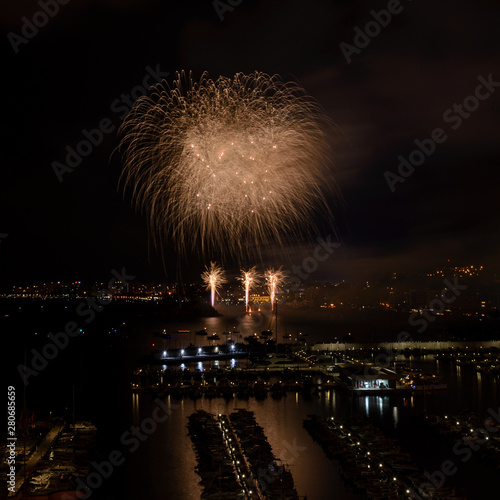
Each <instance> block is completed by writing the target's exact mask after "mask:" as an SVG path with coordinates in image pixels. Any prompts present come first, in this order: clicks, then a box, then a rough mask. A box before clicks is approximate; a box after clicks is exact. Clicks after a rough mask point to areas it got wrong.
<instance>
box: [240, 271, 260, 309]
mask: <svg viewBox="0 0 500 500" xmlns="http://www.w3.org/2000/svg"><path fill="white" fill-rule="evenodd" d="M259 277H260V276H259V274H258V273H257V271H256V270H255V267H252V268H250V269H249V270H248V271H245V270H244V269H242V270H241V276H240V277H239V278H238V279H239V280H241V281H242V282H243V288H244V289H245V311H246V312H248V297H249V295H250V289H251V288H253V287H254V286H256V285H258V284H259Z"/></svg>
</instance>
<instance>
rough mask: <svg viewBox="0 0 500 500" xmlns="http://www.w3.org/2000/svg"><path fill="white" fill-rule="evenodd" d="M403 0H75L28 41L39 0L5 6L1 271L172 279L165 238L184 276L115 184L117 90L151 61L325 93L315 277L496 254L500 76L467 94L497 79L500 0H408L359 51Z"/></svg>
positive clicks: (24, 276)
mask: <svg viewBox="0 0 500 500" xmlns="http://www.w3.org/2000/svg"><path fill="white" fill-rule="evenodd" d="M222 1H223V2H224V0H222ZM226 3H227V2H226ZM233 3H238V2H234V0H233ZM397 3H398V2H397V1H394V0H393V1H392V2H387V1H377V2H368V1H356V2H351V1H330V2H328V1H321V0H311V1H308V2H305V1H303V0H301V1H295V0H287V1H284V0H283V1H270V0H262V1H252V0H242V1H241V2H240V4H239V5H237V6H235V7H234V8H233V11H232V12H231V11H229V10H228V11H226V12H225V13H224V20H223V21H221V20H220V19H219V16H218V14H217V12H216V10H215V8H214V6H213V2H212V1H210V0H203V1H183V2H168V1H165V0H162V1H155V0H142V1H141V0H136V1H134V0H128V1H119V0H114V1H112V0H108V1H104V0H103V1H97V0H96V1H83V0H82V1H79V0H72V1H69V2H68V3H67V5H63V6H60V8H59V12H58V13H57V14H56V15H55V16H53V17H52V18H50V19H49V20H48V22H47V23H46V25H44V26H41V27H40V28H39V29H38V33H37V34H35V35H34V36H32V37H31V38H30V39H29V40H28V39H26V41H27V43H20V44H19V45H18V46H17V49H18V53H15V51H14V48H13V46H12V43H11V42H10V41H9V38H8V37H7V35H8V34H9V33H15V34H16V35H21V34H22V30H23V28H24V29H26V28H25V21H26V19H28V20H33V18H34V16H35V15H36V14H37V12H38V11H40V6H39V5H38V4H36V3H35V2H28V1H18V2H15V3H14V2H11V4H10V5H9V6H7V7H5V8H4V9H3V12H2V15H1V16H2V28H3V32H4V38H3V40H4V43H3V44H2V51H3V61H4V67H3V84H4V92H3V99H2V118H3V119H2V124H3V125H2V127H3V130H2V138H3V139H4V144H3V147H2V149H1V151H0V155H1V162H2V182H1V188H0V189H1V202H2V206H1V215H0V233H2V237H1V239H0V279H1V282H2V283H3V284H11V283H25V282H32V281H38V280H52V279H56V280H57V279H61V280H66V279H75V280H93V279H106V278H107V277H108V276H109V275H110V271H111V269H113V268H121V267H123V266H125V267H126V268H127V270H129V269H130V272H131V273H132V274H135V275H136V276H137V279H138V280H143V281H147V280H164V279H165V273H164V271H163V267H162V264H161V260H162V259H161V256H163V257H164V259H165V267H166V270H167V274H168V277H167V279H175V269H176V262H177V257H176V255H175V253H174V251H173V249H172V247H171V246H170V244H169V243H168V242H166V243H165V248H164V249H163V251H162V252H158V251H156V250H155V249H154V248H152V247H151V245H150V243H149V239H148V232H147V223H146V219H145V217H144V216H142V215H141V214H137V213H135V212H134V210H133V209H132V208H131V203H130V198H129V197H125V199H123V196H122V194H121V193H120V192H119V190H118V188H117V184H118V178H119V174H120V168H121V167H120V160H119V157H118V156H117V155H115V156H113V157H112V158H111V159H110V157H111V153H112V152H113V150H114V149H115V148H116V146H117V144H118V141H117V137H116V128H117V127H118V126H119V124H120V123H121V119H120V118H121V116H122V114H123V108H122V111H119V110H118V108H117V105H116V101H117V99H118V100H119V99H120V96H121V95H122V93H130V92H131V91H132V89H134V87H136V86H137V85H140V84H141V82H142V81H143V79H144V77H145V75H146V74H147V70H146V67H147V66H149V67H151V68H157V67H158V68H159V69H160V71H161V72H163V73H169V74H170V76H169V77H167V79H169V80H170V81H171V80H172V77H173V75H174V73H175V71H178V70H182V69H185V70H192V71H193V72H194V74H195V75H200V74H201V73H202V72H203V71H205V70H206V71H208V72H209V74H210V76H211V77H213V78H216V77H217V76H219V75H225V76H232V75H234V74H235V73H237V72H245V73H248V72H252V71H254V70H260V71H264V72H267V73H270V74H274V73H278V74H280V75H281V76H282V77H283V78H284V79H285V80H295V81H297V82H299V83H300V84H301V85H302V86H303V87H304V88H305V89H306V91H307V92H308V93H309V94H311V95H312V96H313V97H314V98H316V99H317V100H318V101H319V103H320V104H321V106H322V107H323V108H324V110H325V111H326V112H327V114H328V115H329V116H330V118H331V119H332V120H334V122H335V124H336V133H335V136H334V137H333V138H332V141H333V143H334V158H333V162H334V169H335V176H336V180H337V184H338V187H339V189H340V191H341V193H342V198H343V200H342V202H340V203H339V202H338V201H335V200H331V204H332V208H333V209H334V211H335V213H336V217H337V231H338V235H339V237H340V239H341V241H342V249H341V250H339V251H338V252H336V253H335V255H334V256H332V257H331V258H330V259H329V260H328V261H326V262H324V263H322V264H321V266H320V267H319V269H318V271H317V276H318V277H326V276H329V275H330V273H332V276H333V275H334V276H341V275H345V276H347V277H356V278H360V277H364V276H366V277H371V276H372V275H374V274H376V273H380V272H387V271H389V270H404V269H408V268H410V267H419V268H420V267H426V266H434V265H441V264H442V263H443V262H446V260H447V259H451V261H452V262H456V263H458V264H483V265H485V266H487V267H489V268H492V267H493V268H494V267H495V266H497V260H498V259H497V255H498V251H499V243H500V237H499V210H498V207H499V203H498V192H497V191H498V180H499V177H500V175H499V167H500V165H499V155H498V154H499V150H500V147H499V115H500V84H499V86H498V87H497V88H496V90H495V84H493V86H492V87H491V88H490V91H487V90H484V89H483V90H482V91H481V92H482V94H481V95H482V96H486V95H487V94H489V95H488V96H487V97H484V99H483V100H481V101H474V99H468V100H467V98H468V96H471V95H474V93H475V90H476V88H477V87H478V85H479V84H480V80H478V78H479V77H483V78H484V79H486V80H488V78H489V79H490V80H491V81H493V82H500V65H499V53H500V52H499V48H500V41H499V37H498V22H499V19H500V16H499V14H500V5H498V2H495V1H486V0H483V1H477V2H457V1H448V0H443V1H440V2H430V1H427V2H421V1H419V2H411V1H409V0H402V1H401V3H400V4H399V5H400V7H399V9H398V13H397V14H393V15H392V19H391V20H390V22H389V23H388V25H387V26H386V27H382V28H381V29H380V33H379V34H378V35H376V36H373V38H370V42H369V43H368V44H367V46H365V47H364V48H361V49H359V50H357V53H352V54H351V59H352V60H351V62H350V63H349V62H347V60H346V58H345V57H344V54H343V51H342V49H341V47H340V44H341V43H342V42H345V43H347V44H350V45H351V46H353V45H354V36H355V34H356V32H355V28H358V29H359V30H362V31H364V30H365V26H366V25H367V23H368V22H369V21H373V15H372V14H371V12H370V11H371V10H375V11H380V10H384V9H387V7H388V5H396V4H397ZM38 19H42V21H43V16H42V17H40V16H39V17H38ZM370 26H371V28H372V29H376V28H377V27H376V26H375V27H374V24H373V23H372V24H371V25H370ZM11 39H12V35H11ZM490 75H491V76H490ZM464 101H466V103H467V104H468V105H469V106H471V107H472V108H474V107H475V106H476V104H478V106H477V109H475V110H473V111H471V112H470V116H468V117H467V118H465V117H464V118H461V119H460V121H461V123H459V121H458V119H457V118H456V117H457V116H458V115H457V111H454V110H453V106H454V105H455V103H457V104H460V105H462V104H464ZM449 109H450V110H451V111H449V112H448V114H446V113H447V110H449ZM446 117H447V118H446ZM106 118H107V119H110V120H111V121H112V127H113V128H114V129H115V130H114V131H113V132H111V133H107V134H105V135H104V139H103V141H102V143H101V144H99V145H98V146H96V147H94V148H93V150H92V152H91V154H89V156H87V157H86V158H83V160H82V161H81V163H80V164H79V165H78V166H77V167H76V168H75V169H74V170H73V172H71V173H67V174H64V175H63V181H62V182H59V181H58V179H57V177H56V175H55V173H54V171H53V168H52V166H51V164H52V163H53V162H54V161H59V162H64V159H65V156H66V154H67V153H66V151H65V148H66V146H71V147H75V146H76V145H77V144H78V142H79V141H81V140H82V139H83V135H82V130H83V129H87V130H90V129H94V128H96V127H97V126H98V124H99V123H100V122H101V120H103V119H106ZM452 127H453V128H452ZM436 128H441V129H443V131H444V133H445V134H446V137H447V138H446V140H445V141H444V142H442V143H441V144H437V145H436V148H435V152H434V153H433V154H432V155H431V156H429V157H428V158H426V159H425V161H424V162H423V164H422V165H420V166H417V167H416V168H415V172H414V173H413V174H412V175H411V176H409V177H407V178H406V180H405V181H404V183H398V184H396V185H395V192H391V190H390V189H389V186H388V183H387V181H386V179H385V178H384V172H387V171H391V172H394V173H397V167H398V160H397V158H398V156H399V155H403V157H404V158H406V159H407V158H408V156H409V154H410V153H411V152H412V150H414V149H415V148H416V146H415V144H414V141H415V139H420V140H422V139H424V138H428V137H430V135H431V133H432V131H433V130H434V129H436ZM331 232H332V231H331V230H329V229H328V228H323V230H322V236H323V237H326V235H327V234H328V233H331ZM5 234H7V235H8V236H6V237H5ZM298 248H299V249H298V250H297V252H296V253H293V252H292V255H293V257H292V260H294V261H295V262H296V263H298V264H300V262H301V261H302V259H303V257H304V256H307V255H309V254H310V252H311V248H313V247H311V245H309V246H307V244H305V245H300V246H299V247H298ZM291 250H293V249H291ZM160 253H161V255H160ZM274 256H275V260H276V254H274ZM206 260H207V258H205V259H204V258H202V257H192V258H188V259H183V260H181V268H182V269H183V272H184V274H185V275H186V276H189V277H197V276H199V272H200V270H201V269H202V266H203V264H204V263H206V262H205V261H206ZM278 260H279V259H278ZM274 263H275V264H279V262H274ZM285 264H286V265H288V266H289V265H290V262H287V263H285ZM315 276H316V275H315Z"/></svg>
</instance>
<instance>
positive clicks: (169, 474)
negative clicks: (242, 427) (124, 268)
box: [122, 356, 499, 500]
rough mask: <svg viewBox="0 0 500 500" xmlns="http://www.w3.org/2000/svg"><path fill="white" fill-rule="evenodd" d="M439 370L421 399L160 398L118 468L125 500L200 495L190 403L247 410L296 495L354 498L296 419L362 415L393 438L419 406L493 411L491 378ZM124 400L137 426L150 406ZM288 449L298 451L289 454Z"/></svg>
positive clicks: (327, 395) (334, 394) (429, 360)
mask: <svg viewBox="0 0 500 500" xmlns="http://www.w3.org/2000/svg"><path fill="white" fill-rule="evenodd" d="M239 363H241V360H234V365H233V360H231V361H230V365H231V366H239V365H238V364H239ZM200 364H201V363H197V364H196V365H194V366H196V367H197V368H198V369H200V370H203V368H204V367H205V368H206V365H205V366H203V364H201V365H202V366H200ZM408 364H410V365H411V366H412V367H415V368H422V369H423V371H424V372H428V373H432V372H434V373H435V372H436V371H437V368H438V364H437V363H436V362H435V360H434V359H433V357H432V356H425V357H422V358H413V357H412V358H410V359H408ZM439 372H440V375H441V376H442V377H443V379H444V381H445V382H446V383H447V385H448V390H447V391H443V392H439V393H436V394H433V395H427V396H425V397H424V396H423V395H421V394H416V395H405V396H391V397H389V396H377V395H368V396H357V397H354V398H352V397H349V395H348V394H346V393H344V392H340V391H333V390H332V391H324V392H320V394H319V396H318V397H317V398H313V399H312V400H311V401H307V400H304V399H303V398H302V396H301V395H299V394H298V393H288V396H287V397H286V398H283V399H282V400H278V401H275V400H273V399H271V398H270V397H268V398H267V399H266V400H264V401H256V400H255V399H253V398H250V399H249V400H248V401H245V400H239V399H236V398H235V399H233V400H230V401H228V402H226V401H224V400H222V399H213V400H205V399H201V400H197V401H192V400H190V399H184V400H180V401H178V400H173V399H171V397H170V396H167V398H166V402H167V404H168V405H178V407H176V408H175V409H173V410H172V415H171V416H170V417H169V420H168V421H167V422H165V424H162V425H160V426H159V427H158V430H157V431H156V432H155V433H154V435H153V436H151V438H150V439H148V440H147V441H146V442H145V443H143V444H141V447H140V448H139V449H138V451H137V452H136V453H134V454H131V455H130V457H128V460H127V462H126V465H125V466H124V471H126V472H125V473H124V476H123V477H122V480H123V481H124V482H125V484H124V487H125V489H126V491H127V498H148V497H149V498H175V499H179V500H192V499H195V498H200V492H201V489H200V486H199V485H198V481H199V477H198V476H197V475H196V473H195V467H196V465H197V463H196V457H195V454H194V451H193V447H192V444H191V440H190V438H189V436H188V435H187V427H186V426H187V418H188V416H189V415H190V414H191V413H192V412H193V411H195V409H197V408H203V409H205V410H207V411H211V412H212V413H215V414H217V413H231V412H232V411H233V410H234V409H235V408H247V409H249V410H251V411H254V412H255V416H256V419H257V422H258V423H259V424H260V425H261V426H263V427H264V429H265V433H266V436H267V438H268V440H269V443H270V444H271V446H272V447H273V450H274V452H275V454H276V455H277V456H280V457H281V458H283V459H286V461H289V462H291V467H290V468H291V471H292V474H293V475H294V479H295V483H296V486H297V490H298V493H299V495H307V497H308V498H309V499H319V500H322V499H325V500H326V499H328V500H330V499H331V498H336V499H339V500H343V499H346V500H353V499H357V498H359V497H357V496H356V495H354V494H353V493H352V492H351V491H350V490H349V489H348V488H347V487H346V486H345V485H344V483H343V482H342V481H341V479H340V476H339V473H338V468H337V466H336V465H335V463H334V462H332V461H330V460H328V459H327V458H326V456H325V455H324V453H323V451H322V449H321V447H320V446H319V445H318V444H317V443H314V442H313V441H312V439H311V438H310V437H309V435H308V434H307V432H306V431H305V430H304V429H303V427H302V422H303V420H304V419H305V418H307V415H309V414H320V415H324V416H335V417H337V418H345V417H348V416H350V415H351V414H362V415H365V416H366V417H368V418H370V420H371V421H373V422H374V423H375V424H376V425H380V426H381V427H382V428H384V430H385V431H386V432H389V434H391V435H393V436H395V437H397V436H398V432H401V431H400V430H399V429H400V428H403V429H405V428H406V429H408V416H409V415H412V414H418V413H420V412H422V411H423V409H424V407H425V406H426V407H427V410H428V411H429V412H430V413H437V414H454V413H458V412H459V411H460V410H462V409H463V408H469V409H470V410H472V411H475V412H477V413H479V414H481V415H484V413H485V411H486V410H487V409H488V408H489V407H492V408H495V409H496V408H498V404H499V394H498V389H499V387H498V385H499V380H498V377H491V376H489V375H481V374H480V373H476V372H475V370H473V369H469V368H467V369H463V370H462V368H461V367H455V366H453V365H452V364H451V363H446V362H440V363H439ZM486 396H488V397H486ZM131 403H132V411H131V424H133V425H138V424H139V423H140V421H141V420H142V419H144V418H146V417H148V416H150V415H151V411H152V408H153V407H154V406H153V398H151V397H150V396H147V395H146V396H137V395H134V396H133V397H132V401H131ZM172 407H173V406H172ZM405 426H406V427H405ZM294 440H295V441H294ZM294 442H295V444H296V446H295V448H294ZM290 448H292V449H300V450H301V451H300V452H298V454H297V456H295V455H293V454H292V453H291V452H290ZM302 448H306V449H305V450H302ZM448 451H449V450H448ZM137 477H141V478H147V481H145V482H144V481H137Z"/></svg>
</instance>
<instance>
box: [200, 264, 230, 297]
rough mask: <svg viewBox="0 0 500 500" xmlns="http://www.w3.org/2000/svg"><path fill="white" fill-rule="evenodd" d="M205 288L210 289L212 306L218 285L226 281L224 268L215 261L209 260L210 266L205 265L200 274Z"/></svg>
mask: <svg viewBox="0 0 500 500" xmlns="http://www.w3.org/2000/svg"><path fill="white" fill-rule="evenodd" d="M201 278H202V279H203V282H204V283H205V285H206V287H207V290H210V296H211V303H212V307H214V305H215V294H216V293H218V292H219V289H220V286H221V285H223V284H224V283H227V280H226V277H225V273H224V269H222V267H220V266H218V265H217V264H216V263H215V262H210V267H207V266H205V272H204V273H203V274H202V275H201Z"/></svg>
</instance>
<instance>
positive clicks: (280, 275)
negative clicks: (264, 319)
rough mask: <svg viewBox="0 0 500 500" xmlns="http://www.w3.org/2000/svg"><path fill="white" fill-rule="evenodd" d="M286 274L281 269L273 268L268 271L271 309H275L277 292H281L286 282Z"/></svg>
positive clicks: (267, 281)
mask: <svg viewBox="0 0 500 500" xmlns="http://www.w3.org/2000/svg"><path fill="white" fill-rule="evenodd" d="M285 277H286V275H285V273H284V272H283V271H282V270H281V267H280V268H279V269H273V268H272V267H271V268H269V269H267V270H266V274H265V278H266V283H267V289H268V290H269V297H270V299H271V309H273V308H274V298H275V297H276V292H278V291H279V289H280V288H281V286H282V285H283V282H284V281H285Z"/></svg>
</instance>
